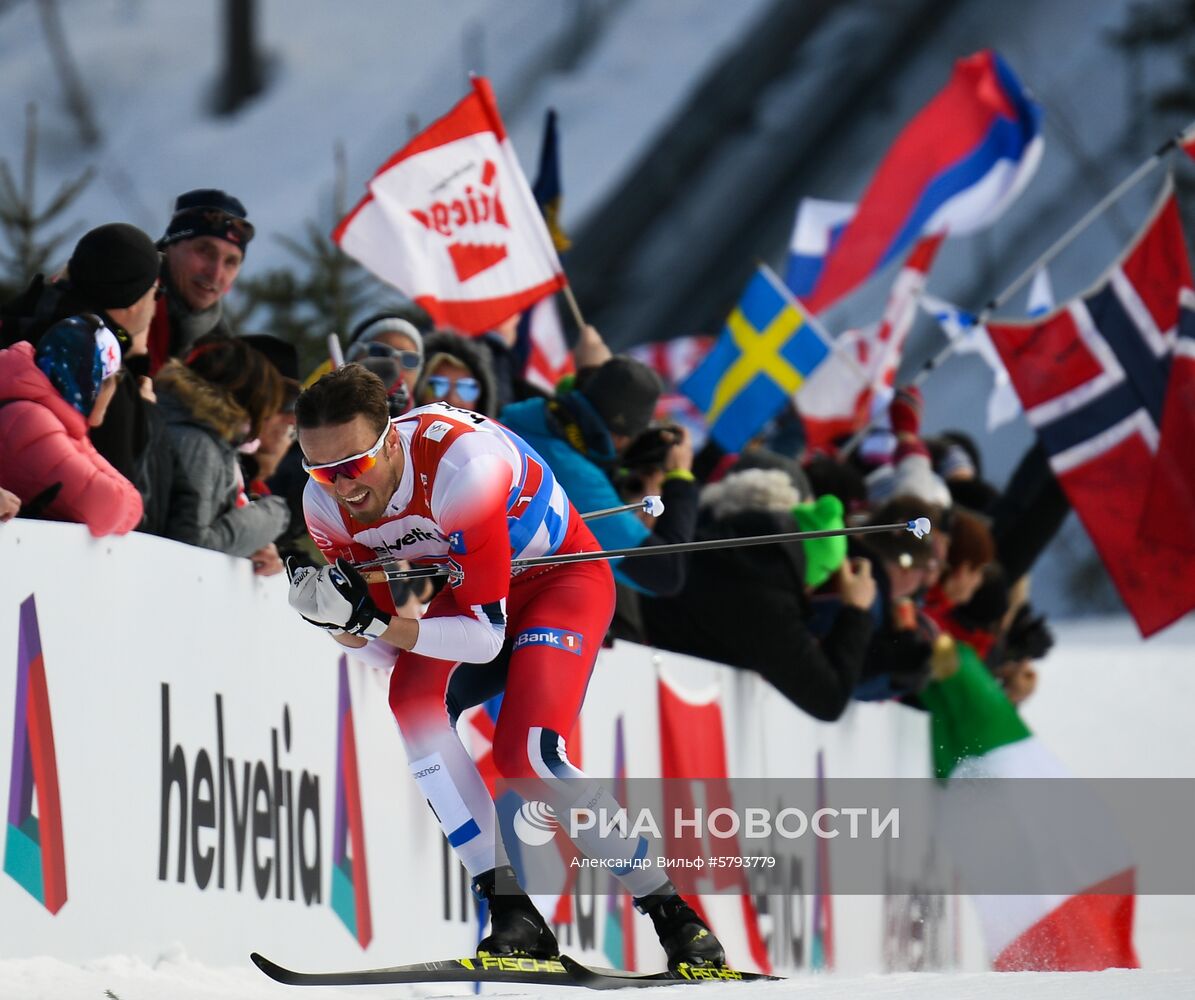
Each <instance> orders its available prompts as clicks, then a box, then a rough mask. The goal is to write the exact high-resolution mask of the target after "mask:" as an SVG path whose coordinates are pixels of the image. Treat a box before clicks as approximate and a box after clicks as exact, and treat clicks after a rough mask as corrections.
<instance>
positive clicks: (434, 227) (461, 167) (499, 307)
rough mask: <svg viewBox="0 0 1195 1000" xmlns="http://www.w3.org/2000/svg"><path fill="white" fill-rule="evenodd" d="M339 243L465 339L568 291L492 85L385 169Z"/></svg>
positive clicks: (336, 235)
mask: <svg viewBox="0 0 1195 1000" xmlns="http://www.w3.org/2000/svg"><path fill="white" fill-rule="evenodd" d="M332 239H333V240H334V241H335V243H336V244H337V245H338V246H339V247H340V248H341V249H342V250H344V252H345V253H347V254H348V255H349V256H350V257H353V258H354V259H355V260H357V261H359V262H360V263H361V264H363V265H364V266H365V267H367V268H368V269H369V270H370V271H372V272H373V273H374V274H376V275H377V276H378V277H379V278H381V279H382V280H383V281H386V282H388V283H389V284H391V285H393V286H394V287H395V288H397V289H398V290H399V291H401V292H403V293H404V294H405V295H407V296H408V297H409V298H412V299H414V300H415V301H416V302H417V303H419V305H421V306H423V308H424V309H426V310H427V311H428V313H429V314H431V316H432V318H433V319H435V321H436V323H437V324H439V325H441V326H450V327H453V328H455V329H457V330H461V331H464V332H465V333H481V332H484V331H485V330H489V329H492V328H493V327H494V326H496V325H497V324H499V323H501V322H502V321H503V320H505V319H508V318H509V317H511V316H513V315H514V314H515V313H517V312H521V311H522V310H524V309H527V308H528V307H530V306H531V305H533V304H534V303H536V302H538V301H539V300H540V299H542V298H544V296H546V295H550V294H551V293H552V292H554V291H556V290H557V289H559V288H562V287H564V284H565V279H564V273H563V271H562V270H561V267H560V261H559V260H558V259H557V257H556V250H555V248H554V247H553V245H552V237H551V235H550V234H549V233H548V228H547V225H546V224H545V223H544V220H543V217H542V216H541V215H540V211H539V207H538V206H537V205H536V202H535V198H534V196H533V195H532V193H531V189H530V188H529V187H528V186H527V178H526V177H524V176H523V171H522V169H521V168H520V167H519V161H518V158H517V157H516V156H515V152H514V148H513V147H512V146H511V143H510V140H509V138H508V137H507V135H506V129H505V127H504V126H503V124H502V118H501V116H500V115H499V113H498V105H497V103H496V102H495V100H494V94H493V91H492V90H491V89H490V84H489V81H487V80H486V79H485V78H484V77H474V78H473V92H472V93H471V94H469V95H468V96H467V97H465V98H464V99H463V100H462V101H461V102H460V103H459V104H457V106H456V107H455V108H453V109H452V110H451V111H450V112H449V113H448V114H446V115H445V116H444V117H443V118H440V119H439V120H438V121H436V122H434V123H432V125H431V126H429V127H428V128H427V129H425V130H424V131H423V132H420V133H419V134H418V135H417V136H415V138H413V139H412V140H411V141H410V142H409V143H407V145H405V146H404V147H403V148H402V149H400V150H399V151H398V152H397V153H395V154H394V155H393V156H392V157H390V159H389V160H387V161H386V163H385V164H383V166H382V167H381V168H380V169H379V170H378V172H377V173H376V174H374V176H373V179H372V180H370V182H369V193H368V194H367V195H366V196H365V197H364V198H363V199H361V201H360V202H359V203H358V204H357V206H356V207H355V208H354V209H353V210H352V212H350V213H349V214H348V215H347V216H345V218H344V219H343V220H341V222H340V224H339V225H338V226H337V227H336V229H335V231H334V232H333V233H332Z"/></svg>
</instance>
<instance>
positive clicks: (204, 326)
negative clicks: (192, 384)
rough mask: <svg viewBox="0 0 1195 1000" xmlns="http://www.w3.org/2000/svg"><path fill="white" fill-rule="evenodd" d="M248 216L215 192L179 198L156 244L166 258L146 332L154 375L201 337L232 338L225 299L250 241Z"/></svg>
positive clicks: (236, 203)
mask: <svg viewBox="0 0 1195 1000" xmlns="http://www.w3.org/2000/svg"><path fill="white" fill-rule="evenodd" d="M247 215H248V213H247V212H246V211H245V206H244V205H242V204H241V202H240V201H239V200H238V199H236V198H234V197H233V196H232V195H230V194H228V193H226V192H224V191H220V190H217V189H215V188H200V189H198V190H195V191H188V192H186V193H185V194H180V195H179V196H178V198H177V200H176V201H175V203H174V214H173V215H172V216H171V218H170V222H169V224H168V225H167V226H166V233H165V235H164V236H163V237H162V238H161V239H160V240H158V249H159V250H162V251H164V253H165V256H166V266H165V268H164V269H163V273H162V277H163V284H164V287H165V289H166V295H165V296H164V298H163V300H162V301H161V302H159V303H158V309H157V312H156V313H155V314H154V320H153V325H152V327H151V328H150V336H149V354H150V368H151V370H152V372H157V370H158V369H159V368H161V367H162V365H163V364H165V363H166V362H167V361H168V360H169V359H170V358H181V357H185V356H186V355H187V354H188V352H190V350H191V347H192V346H193V345H194V344H195V341H197V340H198V339H199V338H200V337H202V336H204V335H205V334H208V333H213V332H215V333H223V334H225V335H228V336H231V335H232V333H233V331H232V329H231V327H230V326H229V324H228V321H227V319H226V317H225V316H224V302H223V300H224V296H225V295H227V294H228V292H229V290H230V289H231V288H232V285H233V282H235V281H236V279H237V275H238V274H240V271H241V265H242V264H243V263H244V260H245V251H246V249H247V248H248V246H249V241H250V240H252V239H253V224H252V223H250V222H249V221H248V219H247Z"/></svg>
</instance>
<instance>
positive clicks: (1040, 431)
mask: <svg viewBox="0 0 1195 1000" xmlns="http://www.w3.org/2000/svg"><path fill="white" fill-rule="evenodd" d="M1191 287H1192V283H1191V269H1190V264H1189V262H1188V258H1187V248H1186V244H1185V242H1184V240H1183V233H1182V226H1181V223H1180V220H1179V213H1178V204H1177V202H1176V201H1175V199H1174V195H1173V190H1172V183H1171V182H1170V181H1169V180H1168V181H1167V183H1166V185H1165V187H1164V188H1163V191H1162V194H1161V196H1160V198H1159V200H1158V203H1157V204H1156V206H1155V208H1154V211H1153V212H1152V213H1151V215H1150V218H1149V220H1148V222H1147V223H1146V225H1145V226H1144V228H1143V229H1142V231H1141V233H1140V234H1139V235H1138V236H1137V238H1136V239H1135V240H1134V242H1133V244H1132V246H1131V247H1130V248H1129V250H1128V251H1127V252H1126V253H1125V255H1124V256H1123V258H1122V259H1121V260H1120V262H1119V263H1117V264H1116V265H1114V266H1113V267H1112V269H1111V270H1110V271H1109V272H1108V273H1107V274H1106V275H1105V276H1104V277H1103V278H1102V279H1101V280H1100V281H1099V283H1098V284H1097V285H1096V286H1095V287H1094V288H1093V289H1092V290H1090V291H1089V292H1087V293H1085V294H1084V295H1083V296H1081V297H1080V298H1077V299H1075V300H1073V301H1071V302H1069V303H1067V304H1066V305H1065V306H1063V307H1062V308H1060V309H1058V310H1055V311H1054V312H1052V313H1050V314H1049V315H1047V316H1043V317H1041V318H1039V319H1036V320H1027V321H1024V322H1019V323H989V324H988V333H989V335H990V336H991V338H992V342H993V343H994V344H995V345H996V349H997V350H998V351H999V352H1000V356H1001V358H1002V359H1003V360H1004V365H1005V367H1006V368H1007V369H1008V374H1009V376H1010V377H1011V378H1012V382H1013V385H1014V386H1015V387H1016V390H1017V395H1018V396H1020V398H1021V404H1022V406H1023V407H1024V410H1025V415H1026V416H1027V418H1028V420H1029V423H1030V424H1031V425H1032V426H1033V428H1034V430H1035V431H1036V432H1037V436H1038V440H1039V441H1040V442H1041V443H1042V446H1043V447H1044V448H1045V450H1046V453H1047V454H1048V455H1049V458H1050V465H1051V467H1052V468H1053V470H1054V474H1055V475H1056V476H1057V477H1058V481H1059V483H1060V484H1061V486H1062V488H1063V490H1064V491H1065V492H1066V495H1067V497H1068V498H1069V499H1070V502H1071V505H1072V506H1073V507H1074V509H1075V512H1076V513H1077V514H1078V515H1079V518H1080V520H1082V522H1083V525H1084V527H1085V528H1086V529H1087V533H1088V534H1089V535H1090V536H1091V540H1092V542H1093V543H1094V544H1095V547H1096V550H1097V551H1098V552H1099V554H1100V558H1101V559H1102V560H1103V562H1104V565H1105V566H1106V567H1107V569H1108V573H1109V575H1110V576H1111V577H1112V580H1113V582H1114V583H1115V584H1116V588H1117V590H1118V591H1119V592H1120V596H1121V598H1122V599H1123V600H1124V602H1125V605H1126V606H1127V607H1128V610H1129V612H1130V613H1131V614H1132V616H1133V618H1134V619H1135V620H1136V622H1137V627H1138V628H1139V629H1140V630H1141V634H1142V635H1143V636H1147V637H1148V636H1150V635H1152V634H1154V633H1155V632H1157V631H1159V630H1161V629H1163V628H1165V627H1166V626H1167V625H1170V624H1171V623H1172V622H1174V621H1175V620H1176V619H1178V618H1180V617H1182V615H1184V614H1186V613H1187V612H1188V611H1190V610H1192V609H1195V574H1193V573H1191V572H1190V569H1189V567H1190V561H1191V559H1192V558H1195V527H1193V525H1195V463H1192V462H1190V461H1189V460H1186V459H1185V456H1184V450H1185V449H1187V448H1189V447H1190V441H1191V435H1192V433H1193V432H1195V421H1193V419H1192V412H1193V411H1192V399H1193V396H1195V362H1193V358H1195V341H1193V340H1192V336H1193V331H1192V329H1191V320H1190V318H1189V317H1184V323H1183V325H1182V329H1181V333H1180V330H1179V319H1180V299H1181V301H1182V302H1183V303H1189V302H1190V301H1191ZM1181 311H1182V312H1184V313H1185V312H1189V310H1188V309H1183V310H1181Z"/></svg>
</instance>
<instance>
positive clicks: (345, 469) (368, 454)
mask: <svg viewBox="0 0 1195 1000" xmlns="http://www.w3.org/2000/svg"><path fill="white" fill-rule="evenodd" d="M389 433H390V425H389V424H387V425H386V429H385V430H384V431H382V436H381V437H380V438H378V440H377V444H375V445H374V446H373V447H372V448H370V449H369V450H368V451H363V452H361V454H359V455H350V456H349V457H348V458H342V459H339V460H338V461H335V462H323V463H322V464H320V465H308V464H307V459H306V458H304V459H303V469H304V471H306V473H307V475H309V476H310V477H311V478H312V479H314V480H315V481H316V482H317V483H321V484H323V485H324V486H331V485H333V484H334V483H335V482H336V477H337V476H344V478H345V479H356V478H357V477H358V476H361V475H364V474H365V473H366V472H368V471H369V470H370V469H372V468H373V467H374V466H375V465H377V464H378V452H379V451H381V450H382V445H384V444H385V443H386V435H388V434H389Z"/></svg>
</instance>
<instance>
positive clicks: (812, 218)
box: [784, 198, 856, 299]
mask: <svg viewBox="0 0 1195 1000" xmlns="http://www.w3.org/2000/svg"><path fill="white" fill-rule="evenodd" d="M855 209H856V206H855V203H854V202H850V201H827V200H826V199H824V198H802V199H801V204H799V205H798V206H797V218H796V221H795V222H794V223H793V235H792V239H791V240H790V241H789V244H788V261H787V262H786V266H785V269H784V283H785V284H786V285H788V287H789V289H790V290H791V291H792V293H793V295H795V296H796V297H797V298H798V299H804V298H806V297H807V296H808V295H809V293H810V292H812V291H813V289H814V287H815V286H816V285H817V281H818V278H820V277H821V276H822V269H823V268H824V267H825V264H826V256H827V254H829V252H830V251H831V250H833V249H834V247H835V246H836V245H837V243H838V241H839V240H840V239H842V234H843V233H844V232H846V227H847V226H848V225H849V224H850V221H851V219H853V218H854V217H855Z"/></svg>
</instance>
